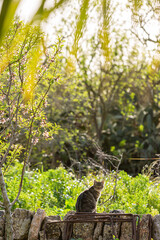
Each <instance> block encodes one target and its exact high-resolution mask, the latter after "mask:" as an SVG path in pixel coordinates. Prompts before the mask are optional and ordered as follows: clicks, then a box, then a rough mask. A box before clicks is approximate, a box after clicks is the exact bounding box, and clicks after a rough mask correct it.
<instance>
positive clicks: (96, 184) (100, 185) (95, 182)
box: [93, 180, 104, 191]
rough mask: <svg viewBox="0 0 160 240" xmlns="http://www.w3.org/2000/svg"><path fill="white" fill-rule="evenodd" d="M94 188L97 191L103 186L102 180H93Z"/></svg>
mask: <svg viewBox="0 0 160 240" xmlns="http://www.w3.org/2000/svg"><path fill="white" fill-rule="evenodd" d="M93 186H94V188H95V189H96V190H98V191H101V190H102V189H103V187H104V180H103V181H101V182H97V181H96V180H94V185H93Z"/></svg>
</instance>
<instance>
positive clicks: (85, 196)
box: [76, 180, 104, 213]
mask: <svg viewBox="0 0 160 240" xmlns="http://www.w3.org/2000/svg"><path fill="white" fill-rule="evenodd" d="M103 187H104V181H102V182H97V181H95V180H94V184H93V186H92V187H90V188H89V189H87V190H85V191H84V192H82V193H81V194H80V195H79V196H78V198H77V202H76V212H92V213H95V212H96V208H97V202H98V199H99V197H100V195H101V191H102V189H103Z"/></svg>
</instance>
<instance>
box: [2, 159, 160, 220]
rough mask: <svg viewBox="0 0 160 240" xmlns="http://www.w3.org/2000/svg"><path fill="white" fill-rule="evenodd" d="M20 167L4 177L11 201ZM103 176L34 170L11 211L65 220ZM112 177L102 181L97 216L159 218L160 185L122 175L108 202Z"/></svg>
mask: <svg viewBox="0 0 160 240" xmlns="http://www.w3.org/2000/svg"><path fill="white" fill-rule="evenodd" d="M21 168H22V164H21V163H19V162H16V163H15V164H14V165H13V166H11V167H10V168H9V169H8V171H7V172H6V174H5V180H6V183H7V190H8V196H9V198H10V200H13V199H14V197H15V195H16V192H17V190H18V181H19V180H20V177H21ZM103 177H104V176H103V175H102V176H94V174H90V175H88V176H86V177H83V178H82V179H76V178H75V175H74V174H73V173H72V172H67V171H66V170H65V169H64V168H62V167H59V168H57V169H55V170H53V169H52V170H51V169H50V170H48V171H46V172H43V171H42V170H41V171H40V170H39V169H35V170H32V171H30V170H29V169H28V171H26V173H25V177H24V184H23V189H22V193H21V195H20V197H19V200H18V201H17V203H16V204H15V206H14V208H17V207H20V208H25V209H29V210H32V211H35V210H36V209H37V208H43V209H44V210H45V211H46V213H47V215H53V214H59V215H61V216H64V215H65V214H66V213H67V212H68V211H70V210H75V203H76V199H77V197H78V195H79V194H80V193H81V192H82V191H83V190H85V189H86V188H88V187H89V186H91V185H92V184H93V180H94V179H97V180H98V179H100V178H103ZM114 181H115V174H114V173H110V174H109V175H108V176H106V177H105V187H104V190H103V192H102V195H101V198H100V200H99V204H98V209H97V211H98V212H103V211H106V212H108V211H110V210H113V209H121V210H124V211H125V212H126V213H134V214H135V213H137V214H152V215H155V214H159V213H160V203H159V201H158V199H159V192H160V183H159V182H151V181H150V180H149V178H148V177H147V176H145V175H141V174H139V175H138V176H137V177H135V178H134V177H131V176H129V175H128V174H127V173H125V172H124V171H121V172H120V173H119V174H118V181H117V188H116V192H115V196H114V199H112V200H108V199H109V198H110V196H112V195H113V192H114Z"/></svg>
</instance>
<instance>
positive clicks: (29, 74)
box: [23, 42, 42, 102]
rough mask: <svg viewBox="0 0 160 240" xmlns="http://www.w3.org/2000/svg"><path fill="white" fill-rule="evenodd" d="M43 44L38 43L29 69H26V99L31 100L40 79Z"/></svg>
mask: <svg viewBox="0 0 160 240" xmlns="http://www.w3.org/2000/svg"><path fill="white" fill-rule="evenodd" d="M41 55H42V51H41V44H40V42H39V44H38V45H37V47H36V48H34V49H33V51H32V52H31V57H30V59H29V62H28V65H27V69H26V81H25V83H24V94H23V98H24V101H25V102H26V101H29V100H31V99H33V96H34V89H35V86H36V82H37V80H38V78H37V77H38V76H37V72H38V64H39V62H40V60H41Z"/></svg>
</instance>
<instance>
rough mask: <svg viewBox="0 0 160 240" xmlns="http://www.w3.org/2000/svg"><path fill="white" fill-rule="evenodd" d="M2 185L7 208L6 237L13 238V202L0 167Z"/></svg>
mask: <svg viewBox="0 0 160 240" xmlns="http://www.w3.org/2000/svg"><path fill="white" fill-rule="evenodd" d="M0 186H1V192H2V196H3V205H4V208H5V239H6V240H13V228H12V212H11V204H10V200H9V198H8V195H7V190H6V185H5V181H4V177H3V173H2V168H1V167H0Z"/></svg>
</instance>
